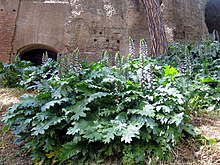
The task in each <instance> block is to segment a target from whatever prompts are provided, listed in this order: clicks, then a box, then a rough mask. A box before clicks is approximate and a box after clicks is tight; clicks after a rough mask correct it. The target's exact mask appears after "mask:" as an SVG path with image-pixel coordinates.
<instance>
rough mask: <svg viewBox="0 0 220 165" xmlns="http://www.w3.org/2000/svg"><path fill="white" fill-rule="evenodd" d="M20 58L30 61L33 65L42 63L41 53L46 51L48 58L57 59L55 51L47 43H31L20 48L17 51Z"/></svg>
mask: <svg viewBox="0 0 220 165" xmlns="http://www.w3.org/2000/svg"><path fill="white" fill-rule="evenodd" d="M18 52H19V54H20V58H21V60H25V61H30V62H32V63H33V64H34V65H36V66H37V65H41V64H42V57H43V54H45V53H47V54H48V57H49V58H52V59H53V60H56V59H57V53H58V52H57V51H56V50H55V49H54V48H52V47H49V46H47V45H41V44H31V45H28V46H25V47H23V48H21V49H20V50H19V51H18Z"/></svg>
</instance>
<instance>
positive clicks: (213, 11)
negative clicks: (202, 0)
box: [205, 0, 220, 34]
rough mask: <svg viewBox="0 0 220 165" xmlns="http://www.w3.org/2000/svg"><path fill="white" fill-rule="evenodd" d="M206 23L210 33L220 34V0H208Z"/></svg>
mask: <svg viewBox="0 0 220 165" xmlns="http://www.w3.org/2000/svg"><path fill="white" fill-rule="evenodd" d="M205 22H206V26H207V28H208V31H209V33H213V31H214V30H216V31H217V32H218V34H220V0H208V1H207V5H206V8H205Z"/></svg>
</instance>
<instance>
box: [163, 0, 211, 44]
mask: <svg viewBox="0 0 220 165" xmlns="http://www.w3.org/2000/svg"><path fill="white" fill-rule="evenodd" d="M162 2H163V4H162V5H163V14H164V21H165V26H166V32H167V37H168V39H169V41H171V42H172V41H178V42H188V41H192V40H200V39H201V38H203V37H206V36H207V34H208V30H207V27H206V24H205V7H206V0H162Z"/></svg>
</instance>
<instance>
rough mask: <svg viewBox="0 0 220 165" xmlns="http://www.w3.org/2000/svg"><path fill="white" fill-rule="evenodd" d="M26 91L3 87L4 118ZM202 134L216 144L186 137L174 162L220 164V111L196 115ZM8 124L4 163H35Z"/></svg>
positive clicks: (2, 140)
mask: <svg viewBox="0 0 220 165" xmlns="http://www.w3.org/2000/svg"><path fill="white" fill-rule="evenodd" d="M23 93H24V91H20V90H18V89H7V88H0V120H1V117H2V115H3V114H4V113H5V112H6V111H7V108H8V107H9V106H10V105H12V104H13V103H17V102H19V96H20V95H22V94H23ZM193 123H194V124H195V125H197V126H198V128H199V129H200V131H201V132H202V135H203V136H205V137H206V138H209V139H210V138H212V139H213V141H214V145H210V144H208V143H207V144H204V143H203V145H201V144H200V145H199V144H198V142H195V141H193V140H182V143H181V145H179V146H177V147H176V148H175V149H174V150H173V157H174V160H173V163H170V164H173V165H186V164H187V165H188V164H189V165H220V113H213V112H209V113H201V114H198V115H197V116H195V117H193ZM3 127H4V124H3V123H2V122H1V121H0V165H31V164H32V162H31V158H30V157H29V156H28V154H27V153H25V151H24V150H23V149H22V147H21V146H17V145H14V144H13V141H14V136H13V135H12V133H11V132H4V131H3Z"/></svg>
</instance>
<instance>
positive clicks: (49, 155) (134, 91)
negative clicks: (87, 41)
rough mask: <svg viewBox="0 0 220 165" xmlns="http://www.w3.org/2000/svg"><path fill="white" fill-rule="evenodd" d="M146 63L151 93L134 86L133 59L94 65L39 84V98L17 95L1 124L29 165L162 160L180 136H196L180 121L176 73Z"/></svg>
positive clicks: (135, 68) (181, 110) (180, 100)
mask: <svg viewBox="0 0 220 165" xmlns="http://www.w3.org/2000/svg"><path fill="white" fill-rule="evenodd" d="M153 63H154V60H151V59H148V61H146V66H145V68H148V65H149V66H152V65H154V67H153V68H152V67H151V69H152V70H151V72H152V73H153V74H154V75H155V77H154V80H153V81H152V82H151V83H152V85H151V86H150V88H149V86H147V87H145V86H144V88H141V86H140V75H139V73H140V72H141V64H140V63H139V60H130V61H128V62H126V63H124V64H122V65H120V67H117V66H113V67H110V66H106V65H105V63H104V62H99V63H94V64H92V65H89V66H84V68H82V69H81V71H80V72H73V73H68V76H67V75H63V76H59V77H58V76H54V77H52V78H50V79H49V80H40V81H38V82H37V83H36V85H35V87H34V88H35V89H37V90H38V91H39V93H38V94H37V95H24V96H23V97H22V98H21V103H19V104H16V105H13V106H12V107H10V108H9V111H8V113H7V114H6V115H5V117H4V120H5V121H6V122H8V125H9V126H10V127H13V128H14V133H15V134H16V135H17V136H18V137H19V138H18V139H17V142H23V141H25V143H26V145H25V146H26V147H27V148H28V149H31V150H32V155H33V159H34V160H35V161H36V162H39V161H42V160H45V162H46V161H48V162H51V161H52V160H59V161H64V162H66V161H67V162H68V161H70V160H74V161H82V162H84V161H89V160H91V159H96V158H98V159H103V158H105V157H110V156H115V155H118V156H119V158H122V162H123V163H124V164H130V163H132V164H136V163H144V162H145V160H146V158H147V156H148V158H157V157H158V158H160V159H167V157H166V156H167V155H168V154H165V153H167V152H169V151H170V150H171V148H172V146H174V145H175V144H176V143H177V142H178V140H179V138H180V137H181V136H182V133H183V131H186V132H188V133H193V134H194V133H195V132H194V131H193V130H194V128H193V126H191V125H189V124H187V121H188V118H189V117H188V114H186V113H185V111H184V108H183V105H184V102H185V99H184V97H183V95H182V94H181V93H180V92H179V90H178V89H177V88H176V87H174V86H173V85H172V83H173V81H175V78H174V73H176V70H175V69H174V68H170V67H167V66H165V67H163V66H161V65H159V64H156V63H155V64H153ZM169 69H170V71H169V72H168V70H169ZM173 70H175V72H174V73H173ZM169 76H170V78H169ZM161 82H162V83H161ZM149 83H150V82H149ZM137 155H139V156H137Z"/></svg>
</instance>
